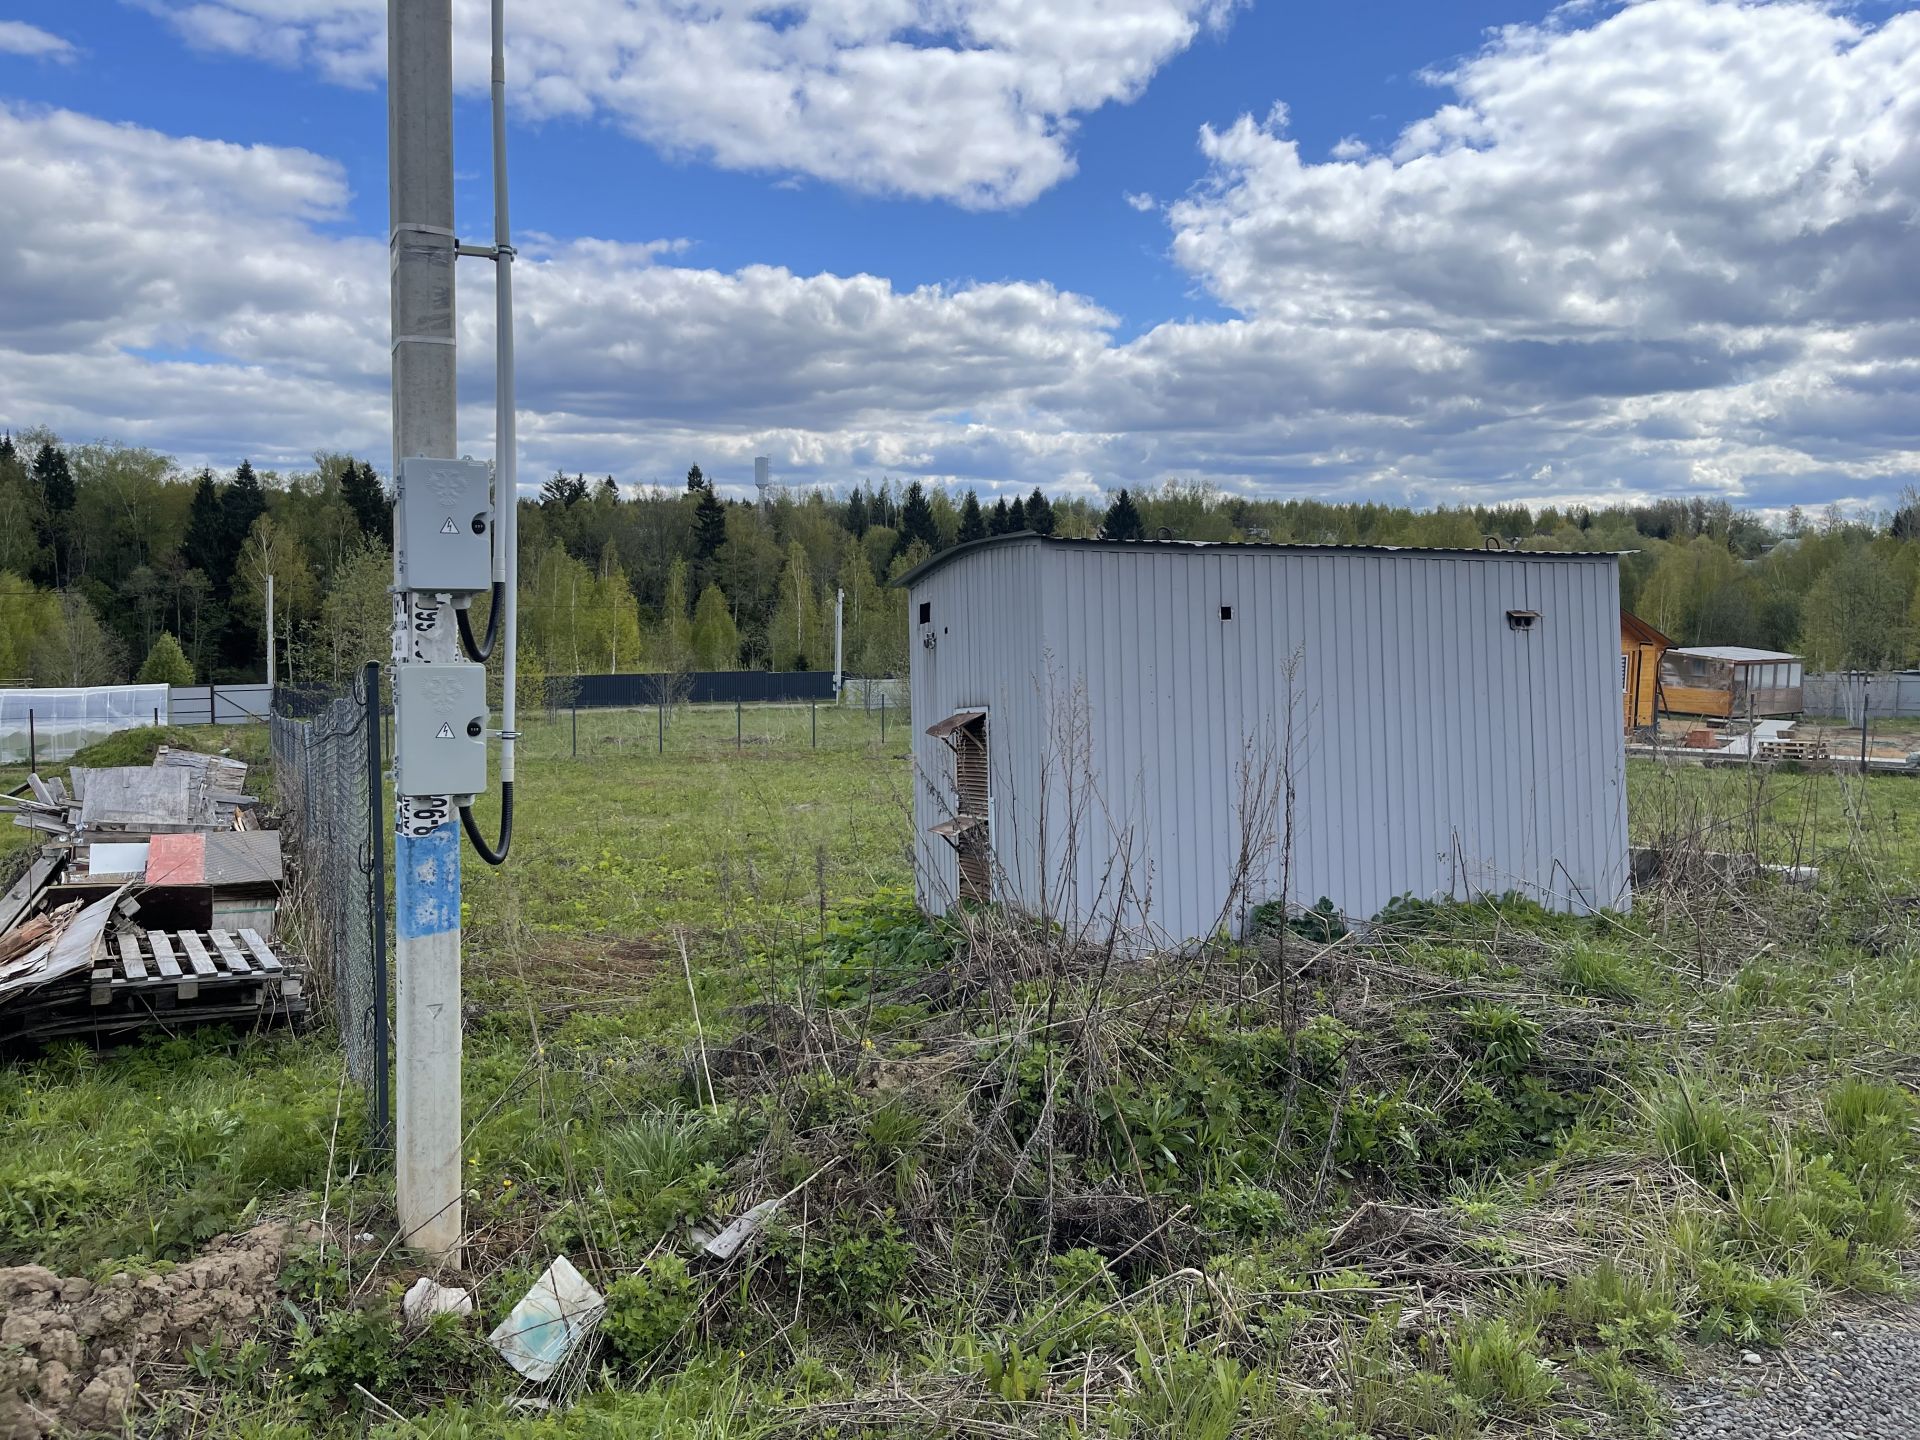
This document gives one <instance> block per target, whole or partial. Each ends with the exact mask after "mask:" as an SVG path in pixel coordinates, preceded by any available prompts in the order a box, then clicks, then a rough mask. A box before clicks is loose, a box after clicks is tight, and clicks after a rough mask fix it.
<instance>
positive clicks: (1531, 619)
mask: <svg viewBox="0 0 1920 1440" xmlns="http://www.w3.org/2000/svg"><path fill="white" fill-rule="evenodd" d="M1539 623H1540V612H1539V611H1538V610H1509V611H1507V624H1508V626H1509V627H1510V628H1512V629H1515V630H1531V629H1533V627H1534V626H1536V625H1538V624H1539Z"/></svg>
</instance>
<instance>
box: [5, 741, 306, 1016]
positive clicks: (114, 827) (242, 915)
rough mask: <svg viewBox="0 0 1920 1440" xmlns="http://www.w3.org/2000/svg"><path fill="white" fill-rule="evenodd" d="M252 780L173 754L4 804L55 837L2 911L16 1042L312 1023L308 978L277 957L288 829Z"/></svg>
mask: <svg viewBox="0 0 1920 1440" xmlns="http://www.w3.org/2000/svg"><path fill="white" fill-rule="evenodd" d="M246 780H247V767H246V766H245V765H244V764H242V763H241V762H240V761H238V760H233V759H230V758H227V757H225V756H220V755H200V754H196V753H194V752H192V751H188V750H168V749H162V750H161V751H160V753H159V755H158V756H157V757H156V758H155V759H154V762H153V764H152V765H150V766H144V767H142V766H116V767H112V768H103V769H86V768H82V767H79V766H75V767H74V768H73V769H72V770H71V771H70V772H69V773H68V777H67V779H66V780H65V781H64V782H63V781H62V780H60V779H58V778H57V777H56V778H52V779H46V780H43V779H41V777H40V776H38V775H33V776H29V777H28V779H27V783H26V785H25V786H24V787H22V789H21V791H20V792H19V793H16V794H14V795H11V796H6V797H0V812H4V811H11V812H12V814H13V823H14V824H15V825H19V826H23V827H25V828H26V829H29V830H32V831H34V832H35V834H36V837H37V838H38V839H39V840H40V846H39V849H38V850H37V852H36V853H35V854H34V856H33V858H32V861H31V863H30V864H29V865H28V867H27V870H26V872H25V873H24V874H23V875H21V876H20V878H19V880H18V881H17V882H16V883H15V885H14V886H13V888H12V889H11V890H9V891H8V892H7V894H6V896H5V897H4V898H3V899H0V1045H7V1046H11V1045H20V1044H37V1043H40V1042H43V1041H46V1040H49V1039H53V1038H56V1037H58V1036H65V1035H88V1036H106V1035H115V1034H124V1033H126V1032H129V1031H135V1030H141V1029H145V1028H149V1027H158V1028H162V1029H174V1028H177V1027H180V1026H185V1025H191V1024H199V1023H204V1022H208V1021H232V1022H237V1023H246V1024H266V1023H272V1022H281V1021H289V1020H297V1019H298V1018H300V1017H302V1016H304V1015H305V1014H306V1010H307V1000H306V994H305V982H304V972H305V966H304V965H302V964H300V963H299V962H298V961H296V960H294V959H292V958H291V957H289V956H286V955H283V954H281V953H280V952H279V951H278V950H277V949H276V920H277V918H278V915H279V910H280V899H281V890H282V885H283V882H284V867H283V865H282V860H281V854H280V832H279V831H277V830H271V829H263V828H261V826H260V823H259V819H258V813H257V807H258V804H259V802H258V801H256V800H254V799H253V798H251V797H250V796H248V795H247V794H246V792H245V786H246Z"/></svg>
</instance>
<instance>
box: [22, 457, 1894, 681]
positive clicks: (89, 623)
mask: <svg viewBox="0 0 1920 1440" xmlns="http://www.w3.org/2000/svg"><path fill="white" fill-rule="evenodd" d="M1022 530H1032V531H1037V532H1039V533H1043V534H1058V535H1068V536H1095V535H1106V536H1108V537H1109V538H1114V539H1122V540H1130V539H1143V538H1148V537H1152V536H1156V535H1162V534H1165V535H1169V536H1171V537H1173V538H1176V539H1181V540H1218V541H1274V542H1293V543H1302V544H1381V545H1409V546H1445V547H1468V548H1475V549H1477V548H1479V547H1480V546H1481V545H1482V544H1483V543H1484V542H1485V541H1486V539H1487V538H1488V537H1498V538H1499V539H1500V540H1502V541H1503V542H1505V543H1508V544H1514V545H1518V546H1519V547H1521V548H1524V549H1536V550H1617V551H1623V552H1631V553H1628V554H1625V555H1623V558H1622V562H1621V598H1622V602H1623V603H1624V604H1625V605H1626V606H1627V608H1629V609H1631V610H1633V611H1635V612H1636V613H1637V614H1639V615H1641V616H1642V617H1643V618H1645V619H1646V620H1648V621H1649V622H1651V623H1652V624H1654V625H1655V626H1657V627H1659V628H1660V629H1661V630H1663V631H1665V632H1666V633H1667V634H1668V635H1669V636H1671V637H1672V638H1673V639H1674V640H1675V641H1677V642H1678V643H1680V644H1683V645H1687V644H1722V645H1756V646H1762V647H1765V648H1770V649H1780V650H1792V651H1796V652H1798V653H1801V654H1804V655H1805V656H1807V658H1808V661H1809V663H1810V664H1811V665H1812V667H1813V668H1815V669H1835V668H1844V667H1855V666H1858V667H1864V668H1870V669H1889V668H1901V667H1905V666H1908V665H1911V664H1913V663H1915V661H1916V659H1920V653H1917V652H1920V503H1917V502H1916V501H1915V499H1914V497H1912V496H1911V495H1910V496H1909V497H1908V503H1907V504H1905V505H1903V506H1902V507H1901V508H1900V509H1898V510H1896V511H1894V512H1893V513H1891V514H1887V515H1880V516H1859V515H1852V516H1849V515H1844V514H1842V513H1840V512H1839V511H1837V510H1829V511H1828V512H1825V513H1823V514H1820V515H1817V516H1809V515H1805V514H1803V513H1801V512H1800V511H1799V510H1797V509H1796V510H1794V511H1791V512H1789V513H1788V514H1787V515H1786V516H1785V517H1784V520H1783V522H1782V523H1781V524H1779V525H1778V526H1777V527H1776V526H1770V525H1769V524H1767V523H1766V522H1765V521H1764V520H1763V519H1762V517H1760V516H1758V515H1756V514H1754V513H1753V512H1750V511H1743V510H1739V509H1736V508H1734V507H1733V506H1732V505H1730V504H1728V503H1727V502H1725V501H1721V500H1705V499H1687V500H1663V501H1658V502H1655V503H1651V504H1644V505H1620V506H1610V507H1606V508H1599V509H1595V508H1588V507H1585V506H1573V507H1552V506H1549V507H1546V508H1544V509H1539V510H1534V509H1530V508H1528V507H1525V506H1519V505H1508V506H1491V507H1489V506H1471V507H1459V508H1441V509H1435V510H1413V509H1408V508H1405V507H1400V506H1390V505H1381V504H1374V503H1337V502H1326V501H1319V500H1270V499H1252V498H1246V497H1243V496H1239V495H1234V494H1230V493H1226V492H1222V491H1220V490H1218V489H1216V488H1214V487H1211V486H1207V485H1201V484H1189V483H1182V482H1177V481H1175V482H1169V483H1167V484H1165V485H1164V486H1162V487H1160V488H1159V489H1156V490H1152V491H1148V492H1140V493H1132V492H1129V491H1127V490H1124V489H1122V490H1117V491H1114V492H1112V493H1110V494H1108V495H1103V496H1100V497H1097V498H1090V497H1087V496H1084V495H1073V496H1048V495H1046V494H1044V493H1042V492H1041V491H1040V490H1037V489H1036V490H1035V491H1033V492H1032V493H1031V494H1029V495H1026V496H1023V497H1020V498H1017V499H1013V498H1004V497H1003V498H998V499H995V500H993V501H992V502H991V503H990V504H988V503H983V502H982V501H981V500H980V498H979V496H978V495H977V494H976V493H975V492H974V491H972V490H954V491H949V490H947V489H943V488H941V487H939V486H927V485H923V484H921V483H920V482H919V481H909V482H906V483H904V484H903V483H900V482H897V481H894V480H891V479H882V480H880V481H879V482H877V483H875V482H872V481H869V480H861V481H859V482H857V483H854V484H851V485H850V486H849V487H848V488H847V489H846V490H845V492H844V493H829V492H828V491H827V490H826V489H824V488H821V489H810V490H806V491H779V492H776V494H775V495H774V497H773V498H772V499H771V500H770V501H769V502H767V503H764V504H756V503H749V502H742V501H731V500H727V499H725V498H723V497H721V496H720V495H718V494H717V493H716V491H715V489H714V487H713V485H712V483H711V482H710V481H709V480H708V479H707V477H706V476H705V475H703V474H702V472H701V470H700V468H699V467H698V466H697V465H696V466H694V467H692V468H691V469H690V470H689V471H688V474H687V478H686V480H685V482H684V484H676V485H673V486H661V485H621V484H619V483H617V482H616V481H615V479H614V478H613V477H612V476H605V477H602V478H600V479H598V480H589V479H588V478H587V477H586V476H585V475H584V474H575V475H567V474H565V473H559V474H555V475H554V476H552V477H551V478H550V479H548V480H547V481H546V483H545V484H544V485H543V486H541V488H540V491H539V493H538V496H537V497H526V498H523V499H522V500H521V502H520V567H519V568H520V584H521V599H520V623H521V663H522V669H523V672H525V673H526V674H527V675H529V676H533V677H541V676H544V675H564V674H596V673H605V672H610V671H670V672H681V671H687V670H724V669H734V668H750V669H758V668H772V669H822V668H826V667H829V666H831V665H832V664H833V612H834V594H835V591H836V589H837V590H841V591H844V592H845V608H846V637H845V640H846V667H847V670H848V672H849V673H851V674H855V675H885V674H897V673H904V671H905V668H906V663H907V649H906V646H907V626H906V597H905V595H904V593H903V592H901V591H899V590H896V589H893V588H891V586H890V584H889V582H890V581H892V580H893V579H896V578H897V577H898V576H900V575H901V574H903V573H904V572H905V571H906V570H907V569H909V568H910V567H911V566H913V565H914V564H917V563H918V562H919V561H920V560H921V559H923V558H925V557H926V556H928V555H930V554H933V553H936V552H938V551H940V550H943V549H946V548H948V547H949V546H952V545H956V544H961V543H964V542H966V541H968V540H973V539H977V538H981V537H984V536H986V535H989V534H1001V533H1010V532H1016V531H1022ZM391 534H392V511H391V501H390V498H389V496H388V495H387V493H386V490H385V488H384V484H383V481H382V479H381V477H380V475H379V474H378V473H377V472H376V471H375V470H374V468H373V467H372V465H371V464H369V463H368V462H366V461H363V460H359V459H357V458H355V457H353V456H350V455H342V454H332V453H322V454H318V455H316V456H315V457H314V464H313V467H312V468H311V469H306V470H299V471H293V472H289V473H286V474H280V473H276V472H274V471H271V470H264V469H260V470H257V469H256V468H255V467H254V466H253V465H252V464H251V463H249V462H248V461H245V460H242V461H241V462H240V463H239V465H237V466H236V467H235V468H234V469H233V470H232V471H230V472H226V473H224V474H216V473H214V472H213V471H211V470H201V471H199V472H197V473H189V472H186V471H183V470H182V469H181V468H180V467H179V466H177V465H176V464H175V463H174V462H173V460H171V459H170V458H169V457H167V456H165V455H161V454H158V453H156V452H154V451H152V450H147V449H141V448H138V447H132V446H125V445H116V444H110V443H95V444H75V445H69V444H63V443H62V442H61V440H60V439H59V437H58V436H56V435H54V434H52V433H50V432H48V431H45V430H39V429H30V430H22V431H19V432H10V433H7V434H5V435H4V436H0V681H10V682H15V683H18V682H30V683H33V684H39V685H94V684H108V683H113V682H117V681H124V680H128V679H145V680H165V681H167V682H169V683H173V684H191V683H196V682H197V683H206V682H209V681H216V682H225V681H239V680H257V679H261V678H264V675H265V670H266V660H265V655H266V636H265V629H266V622H265V610H266V603H265V589H266V577H267V576H268V575H269V574H271V575H272V576H273V577H274V593H275V624H274V629H275V631H276V636H275V640H276V644H277V646H278V650H279V656H280V665H281V679H282V680H283V681H284V680H291V681H292V682H293V683H296V684H315V685H341V684H344V683H346V681H347V679H348V678H349V677H350V676H351V675H352V674H353V672H354V671H355V670H356V669H357V668H358V667H359V666H360V665H361V664H362V663H364V662H365V661H367V660H381V661H384V660H385V659H386V658H387V655H388V652H389V639H388V636H389V630H390V623H391V622H390V602H389V598H388V593H387V591H388V586H389V585H390V583H391V580H392V560H391V555H390V551H389V548H388V547H389V543H390V540H391ZM476 608H477V610H478V614H477V615H476V617H475V619H476V621H477V622H482V623H483V622H484V617H485V600H484V598H483V599H482V600H481V601H479V602H477V607H476Z"/></svg>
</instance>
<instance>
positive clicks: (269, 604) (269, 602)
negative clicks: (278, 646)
mask: <svg viewBox="0 0 1920 1440" xmlns="http://www.w3.org/2000/svg"><path fill="white" fill-rule="evenodd" d="M273 651H274V644H273V572H272V571H271V570H269V571H268V572H267V689H269V690H271V689H273V678H274V673H273ZM268 698H269V702H271V698H272V697H271V696H269V697H268Z"/></svg>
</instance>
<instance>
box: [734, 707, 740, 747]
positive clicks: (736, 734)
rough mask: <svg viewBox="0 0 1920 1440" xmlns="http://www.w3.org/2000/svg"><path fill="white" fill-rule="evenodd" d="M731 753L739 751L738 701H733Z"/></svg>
mask: <svg viewBox="0 0 1920 1440" xmlns="http://www.w3.org/2000/svg"><path fill="white" fill-rule="evenodd" d="M733 753H734V754H736V755H738V754H739V753H740V702H739V701H738V700H736V701H734V702H733Z"/></svg>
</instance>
